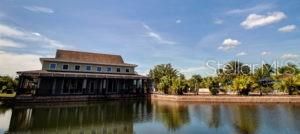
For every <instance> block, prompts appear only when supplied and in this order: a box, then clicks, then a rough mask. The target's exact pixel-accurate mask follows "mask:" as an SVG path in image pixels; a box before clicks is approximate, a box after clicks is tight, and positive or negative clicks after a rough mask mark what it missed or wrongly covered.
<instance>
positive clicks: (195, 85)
mask: <svg viewBox="0 0 300 134" xmlns="http://www.w3.org/2000/svg"><path fill="white" fill-rule="evenodd" d="M202 81H203V79H202V77H201V75H193V76H192V77H191V78H190V79H189V80H188V85H189V87H190V88H191V91H192V92H196V93H197V92H198V91H197V89H199V88H200V87H201V82H202Z"/></svg>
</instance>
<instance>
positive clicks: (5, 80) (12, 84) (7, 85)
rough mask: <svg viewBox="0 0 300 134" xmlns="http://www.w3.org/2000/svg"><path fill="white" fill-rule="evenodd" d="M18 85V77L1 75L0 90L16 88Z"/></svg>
mask: <svg viewBox="0 0 300 134" xmlns="http://www.w3.org/2000/svg"><path fill="white" fill-rule="evenodd" d="M17 86H18V81H17V79H13V78H12V77H9V76H0V90H1V91H2V92H3V91H5V90H7V89H13V90H15V89H16V88H17Z"/></svg>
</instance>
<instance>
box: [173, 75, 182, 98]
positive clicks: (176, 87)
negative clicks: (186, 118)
mask: <svg viewBox="0 0 300 134" xmlns="http://www.w3.org/2000/svg"><path fill="white" fill-rule="evenodd" d="M184 88H185V81H184V79H182V77H177V78H173V80H172V87H171V89H172V94H177V95H182V94H183V90H184Z"/></svg>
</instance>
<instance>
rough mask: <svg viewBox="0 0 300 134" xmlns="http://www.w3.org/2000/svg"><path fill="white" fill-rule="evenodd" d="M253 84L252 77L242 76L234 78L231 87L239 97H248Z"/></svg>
mask: <svg viewBox="0 0 300 134" xmlns="http://www.w3.org/2000/svg"><path fill="white" fill-rule="evenodd" d="M253 83H254V82H253V79H252V78H251V76H248V75H240V76H237V77H236V78H234V80H233V82H232V85H231V87H232V89H233V90H234V91H237V92H238V94H239V95H248V94H249V92H250V91H251V89H252V85H253Z"/></svg>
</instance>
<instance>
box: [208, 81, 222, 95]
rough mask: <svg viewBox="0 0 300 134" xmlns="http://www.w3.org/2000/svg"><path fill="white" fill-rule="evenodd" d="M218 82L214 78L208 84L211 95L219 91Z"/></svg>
mask: <svg viewBox="0 0 300 134" xmlns="http://www.w3.org/2000/svg"><path fill="white" fill-rule="evenodd" d="M219 89H220V86H219V83H218V82H217V81H216V80H212V81H211V83H210V84H209V91H210V93H211V95H217V94H218V93H219Z"/></svg>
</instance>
